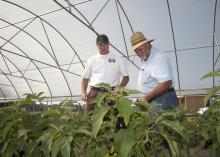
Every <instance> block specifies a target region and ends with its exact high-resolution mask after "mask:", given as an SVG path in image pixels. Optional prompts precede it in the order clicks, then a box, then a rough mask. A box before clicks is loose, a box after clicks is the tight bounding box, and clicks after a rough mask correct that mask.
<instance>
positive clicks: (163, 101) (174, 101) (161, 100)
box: [150, 90, 179, 109]
mask: <svg viewBox="0 0 220 157" xmlns="http://www.w3.org/2000/svg"><path fill="white" fill-rule="evenodd" d="M150 103H151V104H152V106H151V107H152V109H171V108H174V107H177V106H179V99H178V98H177V96H176V92H175V90H171V91H169V92H165V93H164V94H163V95H161V96H159V97H156V98H154V99H153V100H152V101H151V102H150Z"/></svg>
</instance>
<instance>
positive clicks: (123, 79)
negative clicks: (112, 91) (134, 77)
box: [119, 76, 129, 87]
mask: <svg viewBox="0 0 220 157" xmlns="http://www.w3.org/2000/svg"><path fill="white" fill-rule="evenodd" d="M128 81H129V76H123V77H122V80H121V83H120V85H119V87H125V86H126V85H127V83H128Z"/></svg>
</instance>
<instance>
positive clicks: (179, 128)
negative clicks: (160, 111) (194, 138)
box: [160, 121, 189, 143]
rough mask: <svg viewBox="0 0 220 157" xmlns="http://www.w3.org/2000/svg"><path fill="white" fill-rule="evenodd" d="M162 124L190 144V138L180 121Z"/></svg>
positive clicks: (162, 122)
mask: <svg viewBox="0 0 220 157" xmlns="http://www.w3.org/2000/svg"><path fill="white" fill-rule="evenodd" d="M160 124H163V125H165V126H167V127H169V128H171V129H172V130H174V131H176V132H177V133H178V134H179V135H180V136H181V137H182V138H183V139H184V140H185V141H186V143H189V138H188V137H187V136H186V133H185V132H184V127H183V126H182V125H181V124H180V123H179V122H178V121H161V122H160Z"/></svg>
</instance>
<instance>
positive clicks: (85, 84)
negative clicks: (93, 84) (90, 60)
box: [81, 78, 89, 101]
mask: <svg viewBox="0 0 220 157" xmlns="http://www.w3.org/2000/svg"><path fill="white" fill-rule="evenodd" d="M88 82H89V79H86V78H82V83H81V87H82V100H84V101H86V99H87V93H86V89H87V87H88Z"/></svg>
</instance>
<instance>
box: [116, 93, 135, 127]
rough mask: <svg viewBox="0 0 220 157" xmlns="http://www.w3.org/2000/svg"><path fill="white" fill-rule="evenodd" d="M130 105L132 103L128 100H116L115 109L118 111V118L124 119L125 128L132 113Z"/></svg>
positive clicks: (122, 98)
mask: <svg viewBox="0 0 220 157" xmlns="http://www.w3.org/2000/svg"><path fill="white" fill-rule="evenodd" d="M131 105H132V101H131V100H129V99H128V98H125V97H120V98H119V99H118V100H116V105H115V107H116V108H117V109H118V111H119V114H120V116H122V117H123V118H124V122H125V125H126V126H127V125H128V122H129V120H130V117H131V114H132V112H133V110H132V107H131Z"/></svg>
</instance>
